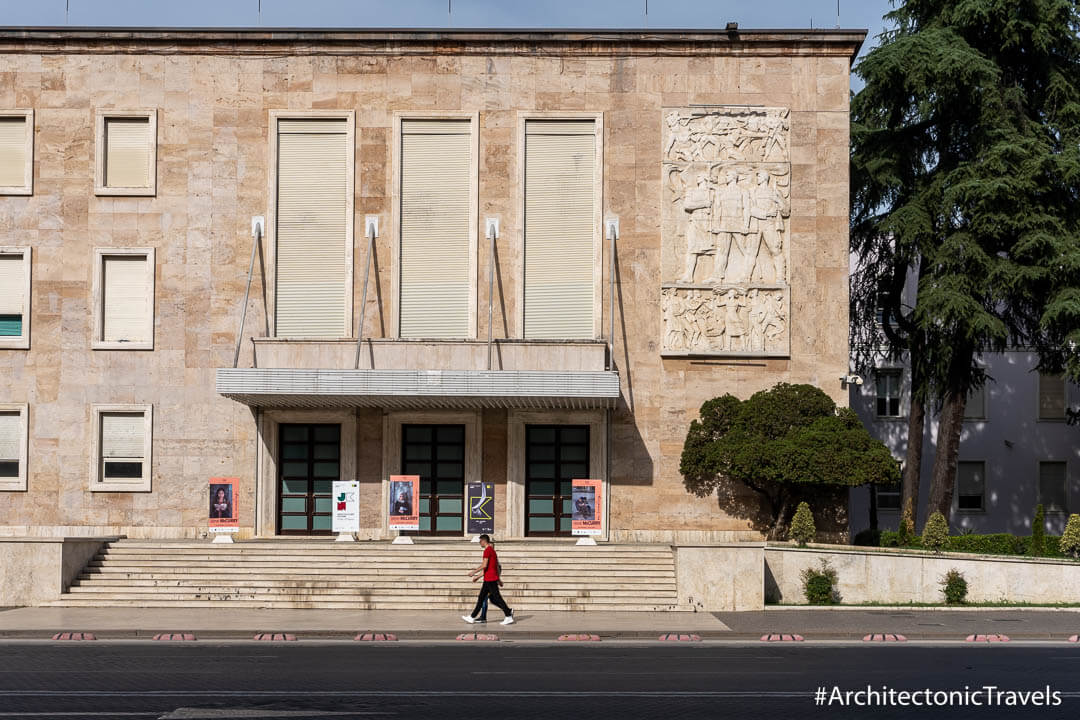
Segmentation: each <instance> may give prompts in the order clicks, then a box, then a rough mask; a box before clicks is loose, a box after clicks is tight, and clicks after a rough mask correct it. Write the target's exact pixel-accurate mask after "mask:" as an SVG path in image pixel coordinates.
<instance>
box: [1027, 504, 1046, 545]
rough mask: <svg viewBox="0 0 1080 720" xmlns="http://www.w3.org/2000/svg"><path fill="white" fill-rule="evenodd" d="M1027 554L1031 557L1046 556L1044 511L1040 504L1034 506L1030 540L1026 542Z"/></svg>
mask: <svg viewBox="0 0 1080 720" xmlns="http://www.w3.org/2000/svg"><path fill="white" fill-rule="evenodd" d="M1027 554H1028V555H1031V556H1032V557H1043V556H1045V555H1046V511H1045V510H1043V506H1042V504H1041V503H1040V504H1039V505H1036V506H1035V517H1034V518H1032V519H1031V540H1030V541H1029V542H1028V547H1027Z"/></svg>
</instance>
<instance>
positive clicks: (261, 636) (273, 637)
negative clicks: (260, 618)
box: [255, 633, 296, 642]
mask: <svg viewBox="0 0 1080 720" xmlns="http://www.w3.org/2000/svg"><path fill="white" fill-rule="evenodd" d="M255 639H256V640H265V641H267V642H293V641H294V640H296V636H295V635H292V634H290V633H255Z"/></svg>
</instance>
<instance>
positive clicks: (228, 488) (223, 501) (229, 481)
mask: <svg viewBox="0 0 1080 720" xmlns="http://www.w3.org/2000/svg"><path fill="white" fill-rule="evenodd" d="M239 499H240V478H210V515H209V517H210V532H236V531H237V530H238V529H239V527H240V509H239V507H238V506H239Z"/></svg>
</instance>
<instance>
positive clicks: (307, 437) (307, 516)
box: [277, 424, 341, 535]
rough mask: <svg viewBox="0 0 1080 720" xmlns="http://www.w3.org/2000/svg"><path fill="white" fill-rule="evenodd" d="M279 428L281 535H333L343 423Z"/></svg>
mask: <svg viewBox="0 0 1080 720" xmlns="http://www.w3.org/2000/svg"><path fill="white" fill-rule="evenodd" d="M279 429H280V431H281V433H280V434H281V453H280V455H279V456H278V457H279V458H280V461H279V463H278V465H279V466H280V468H281V471H280V473H279V478H278V480H279V482H278V524H277V531H278V534H279V535H329V534H330V530H331V508H332V499H333V482H334V480H337V479H338V478H339V477H340V476H341V426H340V425H286V424H282V425H280V426H279Z"/></svg>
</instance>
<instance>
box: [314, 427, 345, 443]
mask: <svg viewBox="0 0 1080 720" xmlns="http://www.w3.org/2000/svg"><path fill="white" fill-rule="evenodd" d="M314 430H315V441H316V442H337V441H338V437H339V436H340V434H341V427H340V426H338V425H316V426H315V428H314Z"/></svg>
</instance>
